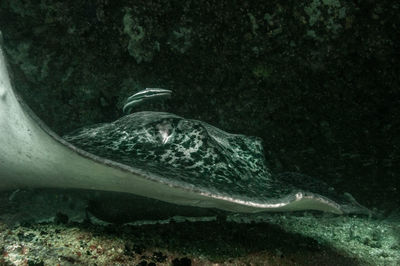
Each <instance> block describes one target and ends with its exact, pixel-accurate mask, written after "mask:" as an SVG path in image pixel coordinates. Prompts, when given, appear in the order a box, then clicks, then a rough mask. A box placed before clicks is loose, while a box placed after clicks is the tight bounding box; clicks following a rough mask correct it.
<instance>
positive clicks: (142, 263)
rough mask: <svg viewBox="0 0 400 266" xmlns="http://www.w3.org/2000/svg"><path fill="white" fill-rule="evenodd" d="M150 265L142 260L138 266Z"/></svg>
mask: <svg viewBox="0 0 400 266" xmlns="http://www.w3.org/2000/svg"><path fill="white" fill-rule="evenodd" d="M147 265H148V264H147V261H145V260H142V261H141V262H139V263H138V264H137V266H147Z"/></svg>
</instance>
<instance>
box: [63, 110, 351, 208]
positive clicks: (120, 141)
mask: <svg viewBox="0 0 400 266" xmlns="http://www.w3.org/2000/svg"><path fill="white" fill-rule="evenodd" d="M64 139H65V140H67V141H68V142H70V143H72V144H73V145H75V146H77V147H79V148H81V149H83V150H85V151H87V152H90V153H92V154H95V155H97V156H100V157H103V158H106V159H109V160H113V161H116V162H119V163H122V164H125V165H128V166H130V167H133V168H135V169H140V170H141V172H146V173H148V175H150V177H153V178H160V179H161V178H163V180H164V181H165V182H166V183H168V184H171V185H178V186H183V187H186V188H193V190H198V191H207V192H210V193H214V194H218V195H222V196H229V197H236V198H241V199H244V200H247V199H251V200H252V201H258V202H271V203H273V202H274V201H275V202H279V201H280V200H281V199H282V198H284V197H285V196H288V195H294V194H295V193H297V192H299V191H302V192H306V191H308V192H315V193H318V194H320V195H324V196H328V197H329V198H331V199H332V198H333V199H335V200H336V201H337V202H343V200H342V197H338V195H337V194H336V193H335V192H334V191H332V188H330V187H328V186H327V185H326V184H325V183H323V182H320V181H318V180H316V179H313V178H310V177H308V176H304V175H301V174H294V173H284V174H280V175H272V174H271V172H270V170H269V169H268V167H267V166H266V162H265V158H264V151H263V147H262V142H261V139H260V138H257V137H249V136H244V135H239V134H230V133H227V132H225V131H223V130H220V129H218V128H216V127H213V126H211V125H209V124H207V123H205V122H202V121H198V120H193V119H185V118H182V117H179V116H177V115H174V114H170V113H164V112H149V111H146V112H137V113H133V114H130V115H126V116H124V117H122V118H120V119H118V120H116V121H114V122H112V123H104V124H97V125H93V126H90V127H84V128H81V129H78V130H76V131H74V132H72V133H71V134H68V135H66V136H64Z"/></svg>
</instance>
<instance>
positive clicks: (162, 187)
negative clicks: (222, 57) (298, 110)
mask: <svg viewBox="0 0 400 266" xmlns="http://www.w3.org/2000/svg"><path fill="white" fill-rule="evenodd" d="M169 93H170V92H169V91H168V90H163V89H147V90H144V91H142V92H139V93H138V94H135V95H133V96H132V97H130V98H129V99H128V100H127V103H126V105H125V106H124V111H125V112H126V111H128V114H126V115H124V116H123V117H121V118H120V119H118V120H116V121H114V122H112V123H103V124H97V125H93V126H89V127H84V128H81V129H78V130H76V131H74V132H72V133H70V134H68V135H66V136H64V137H63V138H62V137H60V136H58V135H57V134H56V133H54V132H53V131H52V130H51V129H50V128H49V127H47V126H46V125H45V124H44V123H43V122H42V121H41V120H40V119H39V118H38V117H37V116H36V115H35V114H34V113H33V111H32V110H31V109H30V108H29V107H28V106H27V104H26V103H25V102H24V101H23V99H22V98H21V97H20V96H19V95H18V93H17V92H16V91H15V90H14V88H13V86H12V80H11V79H10V76H9V73H8V70H7V64H6V61H5V53H4V50H3V49H2V48H1V47H0V190H13V189H21V188H72V189H86V190H87V189H89V190H99V191H112V192H126V193H132V194H134V195H136V196H142V197H146V198H150V199H155V200H160V201H163V202H166V203H172V204H176V205H183V206H193V207H202V208H216V209H220V210H224V211H231V212H244V213H255V212H264V211H296V210H319V211H327V212H332V213H337V214H343V213H354V212H356V213H357V212H364V211H365V209H364V208H363V207H362V206H361V205H359V204H358V203H357V202H356V201H355V200H354V199H353V198H352V197H346V196H344V194H340V193H337V192H335V191H334V190H332V188H330V187H329V186H328V185H326V184H325V183H323V182H321V181H318V180H317V179H313V178H310V177H308V176H305V175H301V174H294V173H283V174H278V175H274V174H272V173H271V171H270V169H269V168H268V167H267V165H266V160H265V158H264V152H263V146H262V142H261V139H259V138H257V137H249V136H245V135H240V134H230V133H227V132H225V131H223V130H221V129H218V128H216V127H214V126H211V125H209V124H208V123H205V122H203V121H199V120H194V119H185V118H183V117H180V116H178V115H175V114H171V113H166V112H151V111H142V112H134V113H131V114H129V111H130V110H131V109H132V107H133V106H135V105H136V104H138V103H141V102H142V101H144V100H147V99H153V98H159V97H164V96H168V95H169Z"/></svg>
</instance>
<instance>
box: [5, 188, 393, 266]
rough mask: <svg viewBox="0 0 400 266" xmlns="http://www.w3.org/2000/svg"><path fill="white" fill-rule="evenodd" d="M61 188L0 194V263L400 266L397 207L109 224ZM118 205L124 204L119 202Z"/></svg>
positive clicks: (79, 196) (84, 203) (72, 194)
mask: <svg viewBox="0 0 400 266" xmlns="http://www.w3.org/2000/svg"><path fill="white" fill-rule="evenodd" d="M86 200H87V198H85V197H83V196H82V195H81V194H80V193H76V192H67V191H64V192H63V191H49V192H46V191H41V190H39V191H36V190H18V191H14V192H6V193H2V194H0V254H1V257H0V265H399V264H400V223H399V215H398V213H397V212H395V213H392V214H391V215H389V216H387V215H386V217H385V218H382V217H380V215H379V214H377V215H375V217H366V216H337V215H331V214H324V213H319V212H318V213H310V212H301V213H267V214H265V213H263V214H256V215H251V216H249V215H243V214H228V215H227V216H222V217H198V218H184V217H174V218H171V219H168V220H162V221H149V220H147V221H133V222H131V223H129V224H111V223H106V222H104V221H101V220H99V219H97V218H96V217H94V216H93V215H91V214H90V213H88V212H86V211H85V209H86V204H87V201H86ZM121 204H123V202H121Z"/></svg>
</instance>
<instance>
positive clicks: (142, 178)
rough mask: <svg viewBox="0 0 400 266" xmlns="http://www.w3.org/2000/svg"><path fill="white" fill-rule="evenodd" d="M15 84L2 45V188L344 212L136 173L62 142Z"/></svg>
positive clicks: (300, 197)
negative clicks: (242, 195) (222, 192)
mask: <svg viewBox="0 0 400 266" xmlns="http://www.w3.org/2000/svg"><path fill="white" fill-rule="evenodd" d="M24 106H25V105H24V104H23V102H22V100H20V99H19V97H17V95H16V94H15V92H14V91H13V88H12V86H11V83H10V78H9V75H8V72H7V66H6V62H5V59H4V52H3V50H2V48H1V47H0V190H11V189H16V188H78V189H93V190H105V191H116V192H129V193H133V194H136V195H140V196H145V197H148V198H153V199H158V200H162V201H166V202H170V203H175V204H180V205H189V206H197V207H212V208H218V209H223V210H228V211H234V212H260V211H292V210H304V209H314V210H322V211H329V212H334V213H342V211H341V208H340V206H339V205H337V204H335V203H333V202H331V201H330V200H327V199H326V200H325V199H324V198H322V197H314V196H306V195H305V194H302V193H298V194H297V195H296V196H293V197H290V198H286V199H282V200H281V201H278V202H275V203H273V204H271V203H263V202H256V201H251V200H244V199H241V198H236V197H235V196H231V197H228V196H223V195H219V194H214V193H210V192H207V191H203V192H202V191H195V190H194V189H193V186H192V188H191V187H190V186H189V185H187V186H185V184H182V185H171V184H170V183H169V182H168V181H166V180H163V179H162V178H153V180H152V178H151V177H152V175H151V173H150V174H148V175H146V172H140V171H139V170H138V171H136V170H135V169H132V168H130V167H128V166H125V165H122V164H119V163H115V162H112V161H109V160H105V159H103V158H100V157H97V156H94V155H91V154H89V153H86V152H84V151H82V150H79V149H78V148H75V147H73V146H72V145H70V144H68V143H66V142H65V141H63V140H62V139H61V138H60V137H58V136H57V135H56V134H55V133H53V132H51V131H50V130H48V129H47V128H46V127H45V126H44V125H43V124H42V123H41V122H40V121H39V120H38V119H37V118H35V117H34V115H32V114H31V112H30V111H29V110H27V108H26V107H24Z"/></svg>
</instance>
